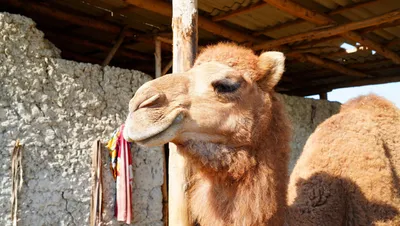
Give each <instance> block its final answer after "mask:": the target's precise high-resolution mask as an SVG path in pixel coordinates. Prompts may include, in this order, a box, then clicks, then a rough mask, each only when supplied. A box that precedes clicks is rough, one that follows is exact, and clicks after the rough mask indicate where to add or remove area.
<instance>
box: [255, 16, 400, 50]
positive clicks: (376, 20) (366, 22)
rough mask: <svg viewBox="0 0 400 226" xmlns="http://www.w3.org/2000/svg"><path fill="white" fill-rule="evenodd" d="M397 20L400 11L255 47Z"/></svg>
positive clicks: (306, 38)
mask: <svg viewBox="0 0 400 226" xmlns="http://www.w3.org/2000/svg"><path fill="white" fill-rule="evenodd" d="M397 19H400V10H399V9H398V10H395V11H392V12H389V13H386V14H383V15H380V16H376V17H373V18H369V19H365V20H361V21H356V22H350V23H346V24H343V25H340V26H336V27H333V28H326V29H321V30H317V31H311V32H304V33H300V34H296V35H290V36H286V37H283V38H280V39H276V40H271V41H266V42H263V43H261V44H258V45H255V46H254V49H256V50H261V49H269V48H272V47H274V46H279V45H284V44H287V43H293V42H297V41H303V40H313V39H319V38H326V37H331V36H334V35H339V34H343V33H346V32H348V31H352V30H357V29H362V28H366V27H371V26H375V25H378V24H383V23H387V22H391V21H395V20H397Z"/></svg>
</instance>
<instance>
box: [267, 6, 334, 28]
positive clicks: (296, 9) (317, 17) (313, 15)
mask: <svg viewBox="0 0 400 226" xmlns="http://www.w3.org/2000/svg"><path fill="white" fill-rule="evenodd" d="M264 2H267V3H268V4H270V5H272V6H274V7H275V8H277V9H280V10H282V11H283V12H286V13H288V14H290V15H292V16H295V17H298V18H302V19H304V20H306V21H308V22H311V23H313V24H318V25H327V24H335V23H336V21H334V20H332V19H330V18H328V17H326V16H325V15H322V14H320V13H317V12H315V11H312V10H309V9H307V8H305V7H303V6H302V5H300V4H298V3H296V2H293V1H290V0H285V1H282V0H264Z"/></svg>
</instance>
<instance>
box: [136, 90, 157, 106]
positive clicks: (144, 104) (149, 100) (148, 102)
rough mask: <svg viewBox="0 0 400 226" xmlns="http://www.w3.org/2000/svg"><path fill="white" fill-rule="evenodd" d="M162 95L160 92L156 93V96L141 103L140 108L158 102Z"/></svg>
mask: <svg viewBox="0 0 400 226" xmlns="http://www.w3.org/2000/svg"><path fill="white" fill-rule="evenodd" d="M160 97H161V94H159V93H158V94H156V95H154V96H152V97H150V98H148V99H146V100H145V101H143V102H142V103H140V104H139V107H138V109H140V108H144V107H149V106H151V105H153V104H155V102H156V101H157V100H158V99H160Z"/></svg>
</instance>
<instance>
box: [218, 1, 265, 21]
mask: <svg viewBox="0 0 400 226" xmlns="http://www.w3.org/2000/svg"><path fill="white" fill-rule="evenodd" d="M265 5H267V3H266V2H262V1H261V2H257V3H254V4H252V5H248V6H246V7H243V8H239V9H237V10H233V11H230V12H227V13H224V14H222V15H218V16H214V17H213V18H212V21H221V20H226V19H229V18H231V17H234V16H238V15H240V14H244V13H248V12H251V11H253V10H256V9H259V8H261V7H264V6H265Z"/></svg>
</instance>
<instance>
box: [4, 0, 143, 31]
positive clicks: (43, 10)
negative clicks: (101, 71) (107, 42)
mask: <svg viewBox="0 0 400 226" xmlns="http://www.w3.org/2000/svg"><path fill="white" fill-rule="evenodd" d="M7 2H9V3H10V4H11V5H13V6H15V7H17V8H24V9H26V10H28V11H32V12H34V13H40V14H44V15H47V16H50V17H52V18H56V19H58V20H63V21H67V22H69V23H73V24H77V25H80V26H82V27H90V28H93V29H96V30H100V31H105V32H109V33H116V34H117V33H119V32H120V30H121V28H120V27H119V26H118V25H115V24H111V23H106V22H101V21H100V20H98V19H96V18H92V17H88V16H78V15H72V14H69V13H66V12H64V11H61V10H58V9H56V8H48V7H46V6H44V5H42V4H39V3H34V2H29V4H25V2H23V1H20V0H7ZM126 35H127V36H134V35H135V33H134V32H132V31H128V32H127V34H126Z"/></svg>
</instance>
